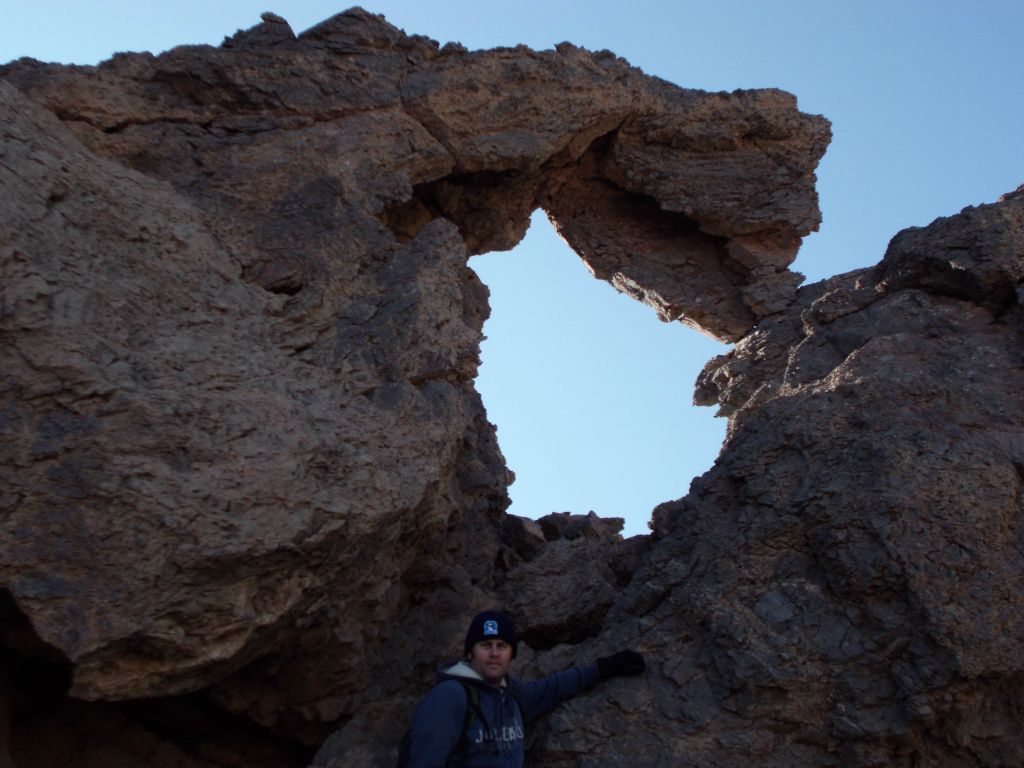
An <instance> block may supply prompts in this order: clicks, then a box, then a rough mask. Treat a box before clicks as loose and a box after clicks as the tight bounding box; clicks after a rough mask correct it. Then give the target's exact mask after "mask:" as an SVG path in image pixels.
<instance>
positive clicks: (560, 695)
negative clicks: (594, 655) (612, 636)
mask: <svg viewBox="0 0 1024 768" xmlns="http://www.w3.org/2000/svg"><path fill="white" fill-rule="evenodd" d="M646 668H647V667H646V664H645V663H644V658H643V656H641V655H640V654H639V653H637V652H635V651H619V652H618V653H615V654H612V655H611V656H605V657H603V658H600V659H598V660H597V662H596V663H594V664H590V665H588V666H585V667H573V668H572V669H567V670H565V671H564V672H555V673H554V674H553V675H548V676H547V677H542V678H541V679H540V680H534V681H533V682H529V683H526V682H520V683H518V691H519V701H520V703H521V704H522V708H523V720H533V719H534V718H537V717H540V716H541V715H544V714H547V713H548V712H550V711H551V710H553V709H554V708H555V707H557V706H558V705H559V704H560V703H561V702H563V701H565V700H566V699H571V698H573V697H574V696H579V695H580V694H581V693H583V692H584V691H586V690H588V689H590V688H593V687H594V686H595V685H596V684H597V683H598V681H599V680H605V679H607V678H609V677H616V676H618V675H639V674H640V673H641V672H643V671H644V670H645V669H646Z"/></svg>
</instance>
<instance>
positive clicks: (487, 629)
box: [465, 611, 519, 659]
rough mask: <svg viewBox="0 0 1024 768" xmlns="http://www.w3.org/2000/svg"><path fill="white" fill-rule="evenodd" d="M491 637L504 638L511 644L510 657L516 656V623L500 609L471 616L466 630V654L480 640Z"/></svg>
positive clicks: (517, 641)
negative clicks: (471, 618)
mask: <svg viewBox="0 0 1024 768" xmlns="http://www.w3.org/2000/svg"><path fill="white" fill-rule="evenodd" d="M492 637H496V638H498V639H499V640H504V641H505V642H506V643H508V644H509V645H511V646H512V658H513V659H514V658H515V657H516V651H518V650H519V648H518V646H519V638H518V637H517V636H516V625H515V622H514V621H512V619H511V618H510V617H509V615H508V614H506V613H502V612H501V611H483V612H482V613H478V614H477V615H476V616H474V617H473V620H472V621H471V622H470V623H469V631H467V632H466V643H465V650H466V655H467V656H469V653H470V651H472V650H473V646H474V645H476V644H477V643H479V642H480V641H481V640H490V639H491V638H492Z"/></svg>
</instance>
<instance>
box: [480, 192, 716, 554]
mask: <svg viewBox="0 0 1024 768" xmlns="http://www.w3.org/2000/svg"><path fill="white" fill-rule="evenodd" d="M470 266H471V267H472V268H473V269H474V270H475V271H476V272H477V274H478V276H479V277H480V279H481V280H482V282H483V283H484V284H485V285H487V286H488V288H489V289H490V294H491V296H490V303H491V316H490V319H489V320H488V321H487V323H486V324H485V326H484V333H485V334H486V336H487V339H486V340H485V341H484V343H483V345H482V355H481V356H482V365H481V368H480V373H479V376H478V377H477V389H478V390H479V391H480V393H481V396H482V398H483V401H484V405H485V407H486V408H487V413H488V418H489V419H490V420H491V421H492V422H494V423H495V424H496V426H497V430H498V441H499V444H500V446H501V449H502V452H503V453H504V455H505V459H506V461H507V462H508V466H509V468H510V469H511V470H512V471H513V472H514V473H515V476H516V480H515V483H513V485H512V486H511V488H510V489H509V493H510V496H511V499H512V506H511V507H510V509H509V511H510V512H512V513H513V514H518V515H524V516H527V517H539V516H542V515H545V514H548V513H551V512H563V511H570V512H573V513H584V514H585V513H587V512H588V511H595V512H597V513H598V514H599V515H601V516H604V517H622V518H624V519H625V521H626V524H625V527H624V529H623V533H624V535H627V536H629V535H634V534H638V533H646V532H647V526H646V522H647V520H648V519H649V516H650V511H651V510H652V509H653V508H654V506H655V505H656V504H658V503H660V502H662V501H665V500H667V499H671V498H677V497H679V496H682V495H684V494H685V493H686V490H687V487H688V485H689V482H690V479H691V478H692V477H694V476H696V475H699V474H700V473H701V472H703V471H704V470H705V469H706V468H707V467H708V466H710V465H711V463H712V462H713V461H714V458H715V456H716V455H717V453H718V450H719V448H720V446H721V443H722V439H723V437H724V432H725V424H724V422H723V421H722V420H716V419H714V418H713V414H712V411H711V410H710V409H707V408H698V407H695V406H693V405H692V404H691V402H690V400H691V397H692V387H693V382H694V381H695V379H696V376H697V373H698V371H699V370H700V368H701V366H702V365H703V364H704V362H706V361H707V360H708V359H710V358H711V357H712V356H714V355H715V354H719V353H721V352H722V351H723V350H724V348H725V346H724V345H723V344H722V343H720V342H716V341H715V340H713V339H710V338H709V337H707V336H704V335H702V334H699V333H696V332H695V331H693V330H691V329H688V328H685V327H683V326H682V325H681V324H679V323H659V322H657V320H656V318H655V317H654V316H653V315H652V313H651V311H650V309H648V308H646V307H643V306H641V305H640V304H638V303H636V302H635V301H632V300H630V299H629V298H627V297H626V296H624V295H622V294H620V293H616V292H615V291H613V290H611V289H610V288H609V286H608V285H605V284H603V283H601V282H598V281H595V280H593V279H592V277H591V275H590V274H589V273H588V272H587V270H586V269H585V268H584V266H583V264H581V263H580V262H579V260H578V259H576V258H575V254H574V253H572V252H571V249H570V248H569V247H568V246H567V245H566V244H565V242H563V241H562V240H561V239H560V238H559V237H558V235H557V233H556V232H555V230H554V228H553V227H552V225H551V224H550V222H549V221H548V219H547V216H546V215H545V214H544V212H543V211H541V210H538V211H536V212H534V214H533V216H532V218H531V226H530V229H529V231H528V233H527V235H526V237H525V238H524V239H523V241H522V242H521V243H519V244H518V245H517V246H516V247H515V249H513V251H511V252H507V253H488V254H483V255H480V256H476V257H474V258H473V259H471V261H470Z"/></svg>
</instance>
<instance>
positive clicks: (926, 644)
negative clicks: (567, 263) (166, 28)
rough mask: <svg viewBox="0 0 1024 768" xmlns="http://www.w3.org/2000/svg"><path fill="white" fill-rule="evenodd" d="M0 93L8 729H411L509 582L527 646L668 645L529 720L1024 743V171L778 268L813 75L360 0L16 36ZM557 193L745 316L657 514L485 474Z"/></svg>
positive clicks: (1015, 747) (642, 280) (771, 735)
mask: <svg viewBox="0 0 1024 768" xmlns="http://www.w3.org/2000/svg"><path fill="white" fill-rule="evenodd" d="M0 113H2V114H0V131H2V143H0V186H2V189H3V195H2V196H0V270H2V272H0V275H2V281H0V290H2V299H0V300H2V304H0V337H2V341H3V343H2V346H0V360H2V371H3V377H2V379H0V382H2V388H0V396H2V402H0V432H2V434H3V442H2V446H3V447H2V456H3V461H2V466H3V477H2V483H3V484H2V488H3V491H2V495H0V515H2V517H0V541H2V547H0V587H2V591H0V615H2V617H3V624H2V635H0V642H2V646H3V656H2V658H0V720H3V721H4V723H5V724H6V723H9V724H10V725H9V727H8V726H7V725H0V765H3V764H4V762H5V761H6V762H7V763H8V764H11V763H12V761H13V764H15V765H17V766H18V768H43V766H51V765H60V764H72V763H73V764H75V765H82V766H90V765H97V766H98V765H104V766H115V768H120V766H124V767H125V768H127V767H128V766H133V767H134V766H139V765H142V764H146V765H147V766H152V767H153V768H163V767H164V766H172V765H173V766H188V768H192V767H193V766H195V767H196V768H199V767H200V766H202V767H207V766H209V767H213V766H235V765H243V764H244V765H247V766H256V767H257V768H260V767H262V766H266V767H267V768H270V766H274V767H275V768H278V767H280V768H285V767H288V768H290V767H291V766H296V768H299V767H301V766H306V765H311V764H312V765H316V766H320V767H321V768H341V766H385V765H389V764H391V763H392V761H393V759H394V746H395V744H396V743H397V741H398V737H399V735H400V734H401V731H402V730H403V729H404V724H405V718H406V717H407V715H408V712H409V710H410V708H411V706H412V704H413V703H414V701H415V700H416V699H417V698H418V697H419V696H420V695H421V694H422V693H423V691H424V690H425V687H426V686H427V685H429V681H430V679H431V676H432V669H433V666H434V665H435V664H436V663H437V662H439V661H440V660H441V659H442V658H443V657H444V656H445V655H446V654H447V653H449V652H452V651H454V650H455V649H457V648H458V647H459V642H460V638H461V633H462V632H463V631H464V625H465V621H466V619H467V618H468V616H469V615H471V614H472V613H473V612H474V611H475V610H477V609H479V608H482V607H486V606H489V605H492V604H502V605H505V606H507V607H508V608H509V609H510V610H512V611H513V612H515V613H517V614H518V615H519V616H520V618H521V621H522V623H523V636H524V642H525V644H526V646H527V647H525V648H524V649H523V652H522V653H521V654H520V659H519V661H518V665H519V668H520V670H521V671H522V672H523V674H524V675H525V676H531V675H535V674H541V673H543V672H546V671H551V670H554V669H557V668H559V667H562V666H565V665H567V664H571V663H574V662H578V661H586V660H589V659H591V658H593V657H594V656H595V655H598V654H600V653H601V652H604V651H606V650H609V649H614V648H616V647H618V646H623V645H630V646H632V647H635V648H637V649H638V650H641V651H644V652H645V653H646V654H647V656H648V658H649V659H650V660H651V662H652V663H651V669H650V671H649V673H648V674H647V676H646V677H645V678H644V679H643V681H642V682H641V684H635V683H633V681H630V682H620V681H613V682H611V683H609V684H607V685H605V686H603V687H601V688H599V689H596V690H595V691H594V692H593V693H592V694H590V695H588V696H587V697H585V698H582V699H579V700H577V701H575V702H573V703H572V704H571V705H569V706H567V707H565V708H563V709H561V710H559V711H558V712H557V713H555V714H554V715H552V716H550V717H549V718H547V719H546V720H545V721H544V722H543V723H541V724H539V725H538V727H537V728H536V729H535V730H534V731H533V733H532V737H531V738H532V748H531V759H532V764H533V765H537V766H546V767H547V768H570V766H626V765H629V766H635V765H649V766H656V765H665V766H668V765H672V766H677V765H701V766H719V765H721V766H726V765H735V764H737V763H740V762H748V763H752V764H758V765H766V766H773V765H777V766H793V765H808V766H811V765H815V766H818V765H853V766H875V765H906V766H911V765H953V766H975V765H992V766H995V765H1017V764H1021V763H1024V740H1022V739H1021V737H1020V736H1019V735H1018V733H1017V728H1016V721H1017V719H1018V718H1019V715H1020V711H1019V710H1020V703H1019V702H1020V700H1021V694H1022V688H1024V685H1022V682H1024V677H1022V670H1024V626H1022V624H1024V612H1022V601H1021V598H1020V594H1021V589H1022V586H1024V584H1022V570H1024V554H1022V553H1024V538H1022V536H1024V534H1022V532H1021V515H1022V501H1021V499H1022V495H1021V493H1022V488H1024V429H1022V424H1021V418H1022V417H1021V416H1020V414H1021V413H1024V408H1022V407H1021V406H1022V403H1021V399H1022V397H1024V395H1022V392H1024V387H1022V381H1021V366H1022V360H1024V358H1022V354H1021V353H1022V339H1021V332H1022V330H1024V318H1022V314H1021V309H1020V298H1021V293H1020V291H1021V289H1020V285H1021V280H1022V271H1024V265H1022V242H1024V231H1022V230H1024V223H1022V222H1024V194H1021V193H1017V194H1014V195H1009V196H1007V198H1006V199H1004V200H1002V201H1000V202H999V203H996V204H992V205H987V206H981V207H979V208H976V209H967V210H965V211H964V212H963V213H961V214H960V215H959V216H954V217H951V218H949V219H943V220H939V221H937V222H936V223H935V224H933V225H931V226H930V227H927V228H925V229H918V230H908V231H905V232H903V233H900V234H899V235H898V236H897V237H896V238H894V240H893V242H892V244H891V245H890V248H889V250H888V252H887V253H886V255H885V258H884V259H883V261H882V262H881V263H880V264H879V265H878V266H877V267H876V268H874V269H870V270H861V271H859V272H855V273H850V274H847V275H840V276H837V277H835V278H833V279H831V280H828V281H825V282H823V283H818V284H815V285H811V286H806V287H803V288H800V289H797V285H798V284H799V282H800V277H799V275H797V274H795V273H792V272H790V271H789V270H788V269H787V266H788V265H789V264H790V263H791V261H792V259H793V257H794V256H795V253H796V250H797V248H798V246H799V243H800V239H801V237H802V236H804V235H806V234H807V233H808V232H810V231H811V230H813V229H814V228H815V226H816V225H817V223H818V218H819V214H818V210H817V202H816V196H815V192H814V176H813V171H814V167H815V165H816V163H817V161H818V159H819V158H820V157H821V154H822V153H823V152H824V150H825V147H826V145H827V142H828V139H829V128H828V123H827V122H826V121H825V120H824V119H823V118H820V117H814V116H808V115H804V114H802V113H800V112H798V111H797V109H796V105H795V100H794V99H793V97H792V96H789V95H788V94H785V93H782V92H779V91H737V92H733V93H730V94H726V93H717V94H710V93H704V92H700V91H687V90H683V89H680V88H677V87H675V86H672V85H670V84H667V83H665V82H663V81H659V80H656V79H654V78H650V77H647V76H645V75H643V74H642V73H640V72H639V71H637V70H636V69H633V68H631V67H630V66H629V65H628V64H627V63H626V62H624V61H622V60H621V59H618V58H616V57H615V56H614V55H612V54H610V53H607V52H600V53H590V52H587V51H584V50H581V49H579V48H575V47H573V46H571V45H568V44H562V45H560V46H558V47H557V49H556V50H554V51H544V52H534V51H531V50H529V49H526V48H515V49H502V50H496V51H483V52H470V51H467V50H465V49H464V48H462V47H460V46H456V45H447V46H445V47H443V48H441V47H439V46H438V45H437V44H436V43H434V42H432V41H430V40H427V39H425V38H421V37H409V36H406V35H405V34H404V33H402V32H401V31H399V30H397V29H395V28H394V27H391V26H390V25H388V24H387V23H386V22H385V21H384V20H383V19H382V18H380V17H376V16H372V15H370V14H367V13H365V12H363V11H361V10H359V9H354V10H351V11H348V12H345V13H343V14H339V15H338V16H335V17H334V18H332V19H329V20H327V21H325V22H324V23H322V24H320V25H319V26H317V27H314V28H312V29H310V30H308V31H307V32H305V33H303V34H302V35H300V36H298V37H296V36H295V35H294V34H293V33H292V31H291V29H290V27H289V26H288V24H287V23H286V22H285V21H284V20H282V19H281V18H280V17H277V16H274V15H272V14H265V15H264V20H263V23H262V24H260V25H258V26H256V27H254V28H252V29H249V30H247V31H243V32H239V33H238V34H237V35H235V36H234V37H232V38H230V39H228V40H225V42H224V44H223V45H222V46H220V47H219V48H211V47H206V46H189V47H182V48H177V49H174V50H172V51H169V52H167V53H165V54H163V55H161V56H158V57H154V56H151V55H149V54H119V55H117V56H115V57H114V58H113V59H111V60H110V61H108V62H105V63H103V64H101V65H100V66H98V67H71V66H58V65H47V64H42V63H39V62H35V61H31V60H20V61H17V62H13V63H11V64H8V65H6V66H3V67H0ZM538 207H541V208H543V209H544V210H545V211H547V213H548V214H549V216H550V217H551V219H552V221H553V222H554V223H555V225H556V226H557V227H558V229H559V231H560V232H561V233H562V235H563V236H564V237H565V239H566V240H567V242H569V244H570V245H571V246H572V247H573V248H574V249H575V250H576V252H577V253H579V255H580V256H581V258H583V259H584V261H585V262H586V263H587V265H588V266H589V267H590V269H591V271H592V272H593V273H594V274H595V275H596V276H597V277H600V278H602V279H605V280H608V281H610V282H611V283H612V284H613V285H615V286H616V287H617V288H618V289H619V290H621V291H624V292H626V293H628V294H630V295H633V296H635V297H636V298H638V299H640V300H642V301H644V302H646V303H648V304H650V305H651V306H652V307H653V308H654V309H655V310H656V311H657V313H658V315H659V316H660V317H661V318H662V319H664V320H680V321H682V322H685V323H687V324H689V325H692V326H694V327H697V328H699V329H701V330H703V331H704V332H706V333H709V334H711V335H714V336H716V337H717V338H720V339H724V340H728V341H733V342H736V346H735V348H734V349H733V351H732V352H731V353H730V354H729V355H726V356H723V357H721V358H716V359H715V360H713V361H711V362H710V363H709V364H708V366H707V368H706V369H705V371H704V374H703V375H702V376H701V379H700V381H699V382H698V387H697V399H698V400H699V401H700V402H701V403H704V404H718V405H719V407H720V409H721V412H722V414H723V416H727V417H728V418H729V419H730V431H729V438H728V440H727V443H726V445H725V447H724V449H723V453H722V455H721V456H720V458H719V460H718V461H717V462H716V464H715V466H714V467H713V468H712V470H711V471H709V472H708V473H707V474H706V475H705V476H703V477H702V478H698V479H697V480H695V481H694V483H693V484H692V486H691V488H690V492H689V494H688V495H685V496H683V497H682V498H680V499H678V500H676V501H670V502H666V503H665V504H663V505H661V506H660V507H659V508H658V509H657V510H656V511H655V514H654V518H653V520H652V534H651V535H650V536H643V537H635V538H632V539H628V540H622V539H621V538H620V537H619V536H618V530H619V526H618V525H617V524H616V522H615V521H608V520H600V519H598V518H596V517H593V516H590V517H581V516H572V515H552V516H550V517H548V518H545V519H543V520H541V521H538V522H534V521H528V520H523V519H521V518H516V517H513V516H509V515H506V514H505V508H506V506H507V503H508V501H507V495H506V486H507V484H508V483H509V481H510V475H509V473H508V471H507V470H506V469H505V467H504V462H503V459H502V457H501V454H500V451H499V449H498V446H497V443H496V441H495V436H494V430H493V427H492V426H491V425H490V424H489V423H488V422H487V419H486V415H485V412H484V410H483V407H482V405H481V403H480V399H479V396H478V395H477V393H476V392H475V390H474V387H473V378H474V376H475V373H476V368H477V365H478V350H479V341H480V338H481V328H482V325H483V321H484V319H485V318H486V316H487V313H488V307H487V290H486V288H485V287H484V286H482V285H481V284H480V283H479V282H478V281H477V280H476V278H475V277H474V275H473V273H472V272H471V271H470V270H469V269H468V268H467V266H466V260H467V258H468V257H469V256H470V255H471V254H474V253H480V252H484V251H489V250H495V249H507V248H511V247H512V246H513V245H515V243H516V242H517V241H518V240H519V239H520V238H521V237H522V235H523V233H524V232H525V229H526V226H527V224H528V220H529V215H530V213H531V212H532V211H533V210H535V209H536V208H538ZM685 482H686V480H685V479H681V486H682V485H683V484H685ZM683 491H684V488H683V487H681V488H680V493H682V492H683ZM325 740H326V741H325ZM321 745H322V746H321Z"/></svg>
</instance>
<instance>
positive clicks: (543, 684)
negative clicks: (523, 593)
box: [399, 611, 645, 768]
mask: <svg viewBox="0 0 1024 768" xmlns="http://www.w3.org/2000/svg"><path fill="white" fill-rule="evenodd" d="M518 644H519V641H518V637H517V635H516V627H515V624H514V623H513V621H512V619H511V618H509V617H508V616H507V615H506V614H504V613H502V612H501V611H484V612H483V613H480V614H477V615H476V616H475V617H474V618H473V621H472V622H470V625H469V630H468V631H467V632H466V640H465V643H464V651H465V654H466V657H465V659H464V660H463V661H459V662H456V663H455V664H452V665H450V666H448V667H446V668H442V670H441V671H440V672H438V683H437V685H436V686H434V688H433V689H432V690H431V691H430V693H428V694H427V695H426V697H425V698H424V699H423V701H421V702H420V703H419V705H418V706H417V707H416V710H415V712H413V716H412V725H411V727H410V729H409V732H408V734H407V736H406V739H407V741H404V742H403V745H402V753H401V754H400V755H399V765H400V766H402V765H408V766H409V767H410V768H444V767H445V766H462V767H463V768H485V767H486V768H491V767H493V766H503V767H507V768H522V765H523V756H524V746H523V725H524V723H527V722H529V721H531V720H534V719H535V718H538V717H540V716H541V715H544V714H546V713H548V712H550V711H551V710H552V709H554V708H555V707H556V706H557V705H558V704H559V703H560V702H562V701H565V700H566V699H571V698H573V697H574V696H578V695H579V694H581V693H583V692H584V691H586V690H588V689H589V688H591V687H593V686H594V685H596V684H597V682H598V681H599V680H604V679H606V678H609V677H613V676H615V675H638V674H640V673H641V672H643V671H644V669H645V665H644V660H643V657H642V656H641V655H640V654H638V653H635V652H634V651H619V652H618V653H616V654H614V655H612V656H608V657H605V658H601V659H598V660H597V662H596V663H595V664H591V665H589V666H586V667H574V668H572V669H567V670H565V671H564V672H556V673H555V674H553V675H548V676H547V677H544V678H541V679H540V680H535V681H534V682H523V681H520V680H516V679H514V678H512V677H510V676H509V674H508V671H509V668H510V667H511V666H512V659H514V658H515V656H516V651H517V649H518Z"/></svg>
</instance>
